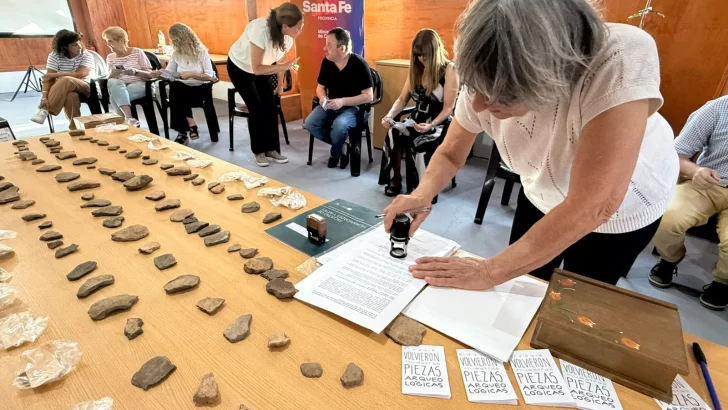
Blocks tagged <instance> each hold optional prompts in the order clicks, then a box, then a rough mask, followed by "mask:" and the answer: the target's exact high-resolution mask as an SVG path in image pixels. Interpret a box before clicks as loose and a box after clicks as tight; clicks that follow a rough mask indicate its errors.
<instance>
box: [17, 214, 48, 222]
mask: <svg viewBox="0 0 728 410" xmlns="http://www.w3.org/2000/svg"><path fill="white" fill-rule="evenodd" d="M45 217H46V214H41V213H32V214H25V215H23V216H21V217H20V218H21V219H22V220H24V221H25V222H31V221H35V220H36V219H43V218H45Z"/></svg>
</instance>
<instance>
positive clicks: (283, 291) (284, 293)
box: [265, 278, 298, 299]
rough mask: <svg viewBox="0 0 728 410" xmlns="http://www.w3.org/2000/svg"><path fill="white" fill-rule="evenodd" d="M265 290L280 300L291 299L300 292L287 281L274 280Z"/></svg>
mask: <svg viewBox="0 0 728 410" xmlns="http://www.w3.org/2000/svg"><path fill="white" fill-rule="evenodd" d="M265 290H267V291H268V293H270V294H271V295H273V296H275V297H277V298H278V299H289V298H292V297H293V295H295V294H296V292H298V290H296V288H295V286H293V283H291V282H289V281H287V280H285V279H280V278H278V279H273V280H272V281H270V282H268V283H267V284H266V285H265Z"/></svg>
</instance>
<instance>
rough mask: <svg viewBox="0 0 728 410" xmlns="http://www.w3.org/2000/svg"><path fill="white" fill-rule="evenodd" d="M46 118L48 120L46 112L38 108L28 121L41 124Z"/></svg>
mask: <svg viewBox="0 0 728 410" xmlns="http://www.w3.org/2000/svg"><path fill="white" fill-rule="evenodd" d="M46 118H48V110H45V109H43V108H38V111H37V112H36V113H35V115H33V116H32V117H30V120H31V121H33V122H34V123H36V124H43V123H44V122H45V120H46Z"/></svg>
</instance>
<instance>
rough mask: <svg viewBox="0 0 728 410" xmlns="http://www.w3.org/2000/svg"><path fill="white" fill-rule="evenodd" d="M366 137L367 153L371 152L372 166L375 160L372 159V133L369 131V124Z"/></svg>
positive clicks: (370, 161)
mask: <svg viewBox="0 0 728 410" xmlns="http://www.w3.org/2000/svg"><path fill="white" fill-rule="evenodd" d="M366 137H367V151H369V163H370V164H371V163H372V162H374V158H373V157H372V133H371V131H369V124H367V128H366Z"/></svg>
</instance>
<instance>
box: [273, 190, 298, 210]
mask: <svg viewBox="0 0 728 410" xmlns="http://www.w3.org/2000/svg"><path fill="white" fill-rule="evenodd" d="M270 203H271V204H273V205H274V206H285V207H286V208H290V209H301V208H303V207H304V206H306V197H305V196H303V194H301V193H300V192H298V191H295V192H291V193H290V194H288V195H283V197H281V198H280V199H277V200H276V199H271V200H270Z"/></svg>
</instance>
